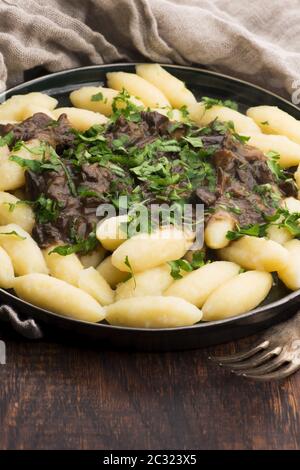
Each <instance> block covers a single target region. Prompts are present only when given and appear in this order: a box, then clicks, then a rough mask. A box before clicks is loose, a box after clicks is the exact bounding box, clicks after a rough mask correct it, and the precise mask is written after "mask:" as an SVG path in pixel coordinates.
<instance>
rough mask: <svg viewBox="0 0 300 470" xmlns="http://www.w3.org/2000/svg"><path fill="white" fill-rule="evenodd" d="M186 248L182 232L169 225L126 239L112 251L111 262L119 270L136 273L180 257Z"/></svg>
mask: <svg viewBox="0 0 300 470" xmlns="http://www.w3.org/2000/svg"><path fill="white" fill-rule="evenodd" d="M188 248H189V245H188V242H187V240H186V238H185V236H184V233H183V232H181V231H179V230H177V229H176V228H175V227H174V228H173V227H171V228H168V229H164V230H163V229H161V230H159V231H158V232H154V233H152V234H146V233H142V234H140V235H135V236H133V237H132V238H130V239H129V240H126V241H125V242H124V243H123V244H122V245H120V246H119V247H118V248H117V249H116V250H115V251H114V252H113V255H112V259H111V262H112V264H113V265H114V266H115V267H116V268H118V269H119V270H120V271H126V272H131V271H133V272H134V273H137V272H141V271H146V269H150V268H154V267H156V266H159V265H160V264H163V263H166V262H167V261H171V260H173V259H178V258H181V257H182V256H183V255H184V254H185V252H186V251H187V250H188Z"/></svg>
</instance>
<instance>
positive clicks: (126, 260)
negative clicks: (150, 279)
mask: <svg viewBox="0 0 300 470" xmlns="http://www.w3.org/2000/svg"><path fill="white" fill-rule="evenodd" d="M124 264H125V265H126V266H127V267H128V268H129V271H130V278H129V279H131V278H132V279H133V282H134V286H135V287H136V280H135V277H134V272H133V270H132V267H131V264H130V261H129V258H128V256H126V257H125V260H124Z"/></svg>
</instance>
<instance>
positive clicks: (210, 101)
mask: <svg viewBox="0 0 300 470" xmlns="http://www.w3.org/2000/svg"><path fill="white" fill-rule="evenodd" d="M201 101H202V103H204V105H205V109H210V108H212V107H213V106H226V108H230V109H233V110H234V111H237V110H238V104H237V103H236V102H235V101H232V100H220V99H217V98H209V97H208V96H203V97H202V98H201Z"/></svg>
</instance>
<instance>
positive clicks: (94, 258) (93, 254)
mask: <svg viewBox="0 0 300 470" xmlns="http://www.w3.org/2000/svg"><path fill="white" fill-rule="evenodd" d="M106 253H107V251H106V250H105V249H104V248H103V246H101V245H99V246H98V247H97V248H96V249H95V250H93V251H90V252H89V253H87V254H86V255H80V256H79V259H80V262H81V264H82V266H83V267H84V268H90V267H93V268H96V267H97V266H99V264H100V263H101V261H103V260H104V257H105V255H106Z"/></svg>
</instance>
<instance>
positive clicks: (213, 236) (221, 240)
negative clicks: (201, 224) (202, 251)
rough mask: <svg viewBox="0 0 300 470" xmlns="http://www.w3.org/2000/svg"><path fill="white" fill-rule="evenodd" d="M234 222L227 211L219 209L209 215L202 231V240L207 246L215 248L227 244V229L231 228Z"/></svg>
mask: <svg viewBox="0 0 300 470" xmlns="http://www.w3.org/2000/svg"><path fill="white" fill-rule="evenodd" d="M235 225H236V222H235V220H234V218H233V217H231V215H230V214H228V212H225V211H219V212H216V213H215V214H213V215H212V216H211V218H210V219H209V221H208V223H207V226H206V227H205V231H204V240H205V243H206V245H207V246H208V247H209V248H212V249H214V250H217V249H219V248H224V247H225V246H227V245H228V244H229V240H228V238H227V237H226V235H227V232H228V231H229V230H233V229H234V227H235Z"/></svg>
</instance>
